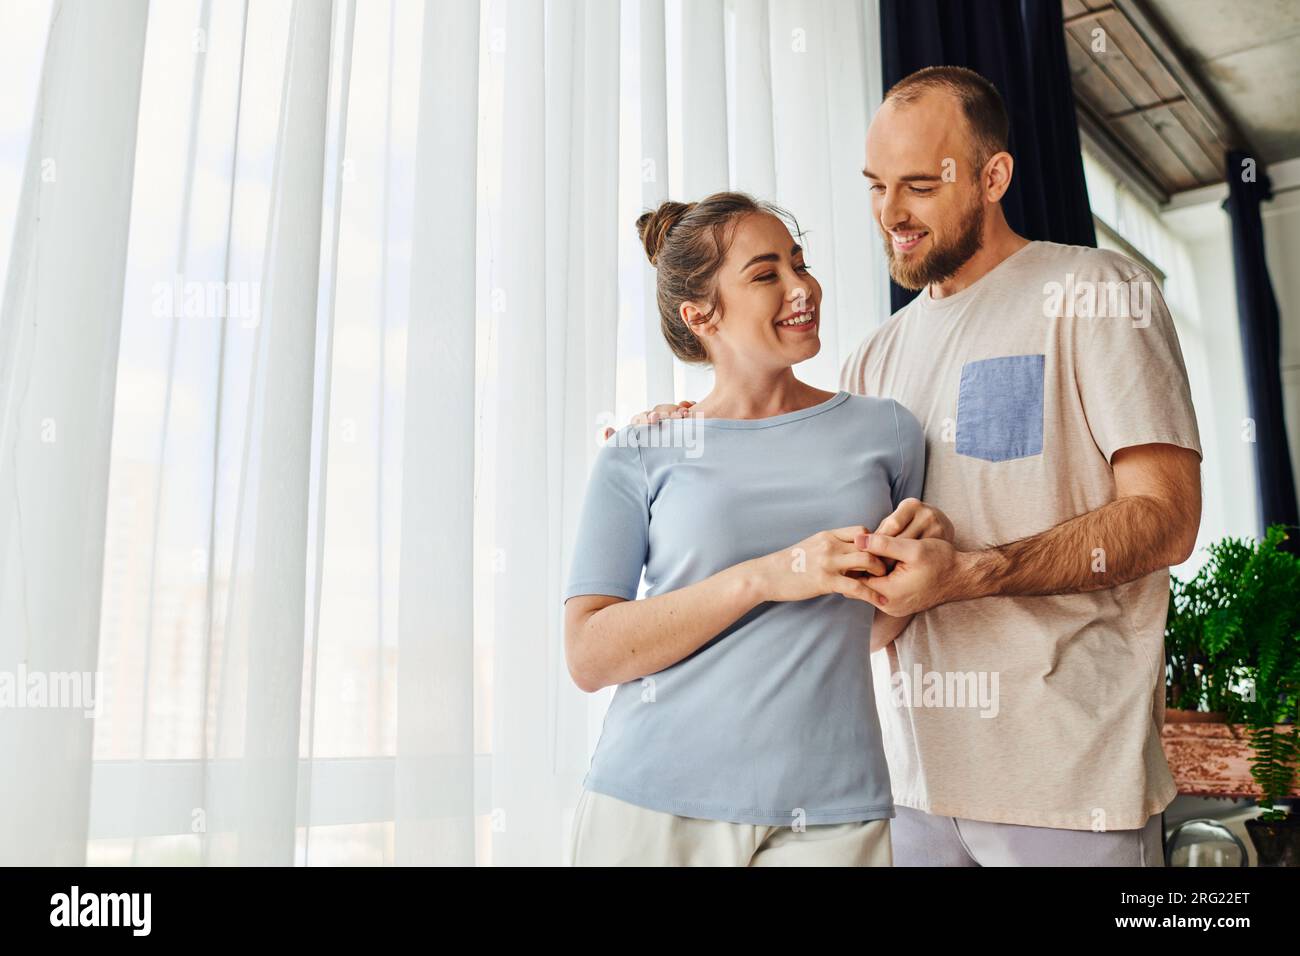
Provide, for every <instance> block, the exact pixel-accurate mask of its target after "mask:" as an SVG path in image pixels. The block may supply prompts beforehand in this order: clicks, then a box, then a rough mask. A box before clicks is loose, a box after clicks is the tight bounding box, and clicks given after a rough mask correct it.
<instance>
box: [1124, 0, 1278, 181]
mask: <svg viewBox="0 0 1300 956" xmlns="http://www.w3.org/2000/svg"><path fill="white" fill-rule="evenodd" d="M1113 6H1114V7H1115V9H1117V10H1118V11H1119V12H1120V13H1121V14H1122V15H1123V16H1124V18H1125V19H1126V20H1128V22H1129V23H1130V24H1131V25H1132V27H1133V29H1134V30H1136V31H1137V32H1138V35H1139V36H1140V37H1141V38H1142V39H1143V40H1145V41H1146V44H1147V46H1149V47H1150V48H1151V52H1152V53H1153V54H1154V55H1155V57H1156V59H1158V60H1159V61H1160V63H1161V65H1162V66H1163V67H1164V68H1165V69H1166V70H1168V71H1169V75H1170V76H1172V77H1173V78H1174V82H1176V83H1177V84H1178V86H1179V88H1180V89H1181V90H1182V91H1183V95H1184V96H1185V97H1186V98H1187V101H1188V102H1189V103H1191V105H1192V108H1193V109H1195V110H1196V112H1198V113H1199V114H1201V118H1202V119H1203V120H1205V123H1206V125H1208V126H1209V127H1210V130H1211V131H1212V132H1213V133H1214V135H1215V136H1216V137H1218V140H1219V142H1220V143H1221V144H1222V145H1223V147H1224V149H1244V150H1245V151H1246V152H1248V153H1251V154H1252V155H1253V154H1254V153H1255V150H1254V149H1253V148H1252V147H1251V145H1250V142H1249V140H1247V139H1246V136H1245V134H1244V133H1242V131H1241V129H1240V128H1239V127H1238V126H1237V123H1236V121H1235V120H1234V119H1233V118H1232V114H1230V113H1229V112H1228V111H1227V110H1226V109H1224V108H1223V107H1222V106H1220V105H1219V102H1218V100H1217V99H1216V98H1215V96H1214V93H1213V92H1212V91H1211V90H1210V88H1209V86H1207V85H1206V84H1205V83H1204V81H1202V80H1201V77H1200V75H1199V74H1198V73H1197V72H1196V70H1195V68H1194V67H1193V66H1192V65H1191V64H1190V63H1189V62H1188V61H1187V59H1186V57H1184V55H1183V54H1182V52H1181V51H1180V50H1179V49H1178V47H1177V46H1176V45H1175V43H1174V41H1173V39H1172V36H1171V34H1170V32H1169V30H1168V28H1167V27H1166V26H1165V25H1164V24H1163V23H1162V22H1160V20H1159V19H1157V17H1156V16H1155V14H1154V13H1152V12H1151V11H1150V10H1149V9H1148V7H1147V4H1146V0H1113Z"/></svg>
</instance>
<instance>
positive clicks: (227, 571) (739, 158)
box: [0, 0, 886, 865]
mask: <svg viewBox="0 0 1300 956" xmlns="http://www.w3.org/2000/svg"><path fill="white" fill-rule="evenodd" d="M0 18H2V19H3V20H4V22H3V24H2V27H3V28H2V29H0V35H2V36H3V40H0V44H4V46H2V47H0V52H6V51H8V47H9V45H12V47H13V49H14V51H15V52H16V51H17V50H19V49H22V48H32V47H34V48H36V49H38V50H39V49H42V48H43V49H44V53H43V55H42V56H39V57H35V58H32V57H28V58H24V57H22V56H19V55H14V56H11V57H6V58H5V59H4V60H3V64H0V70H3V71H4V73H5V81H6V88H7V89H8V90H10V91H12V93H13V96H12V97H7V98H9V99H12V101H13V102H12V104H11V105H9V106H7V107H6V110H5V111H4V112H3V113H0V215H3V216H4V217H5V219H6V221H5V223H4V228H3V229H0V242H5V243H7V245H6V246H0V268H3V269H4V270H5V271H4V273H3V274H2V275H3V281H4V297H3V312H2V313H0V414H2V417H0V765H3V766H4V768H5V777H4V779H3V782H0V828H3V829H0V862H4V863H10V862H35V863H56V862H57V863H80V862H83V861H84V862H88V863H91V864H111V865H116V864H132V863H135V864H159V863H161V864H214V865H220V864H299V865H329V864H408V863H450V864H559V863H563V862H564V859H565V852H564V851H565V844H566V839H567V835H568V825H569V822H570V819H571V814H572V807H573V805H574V803H575V801H576V798H577V795H578V788H579V784H580V782H581V779H582V776H583V774H584V772H585V770H586V766H587V760H588V756H589V753H590V747H591V744H592V743H593V742H594V739H595V736H596V735H597V734H598V733H599V729H600V723H601V718H602V715H603V712H604V707H605V706H606V704H607V702H608V692H606V693H604V694H598V695H585V694H582V693H581V692H579V691H578V690H577V689H576V688H574V687H573V686H572V683H571V682H570V681H569V679H568V674H567V670H566V668H565V664H564V657H563V643H562V634H561V623H562V620H561V608H560V604H559V595H560V591H561V587H562V582H563V579H564V576H565V574H566V573H567V569H568V564H569V560H570V553H571V552H570V549H571V546H572V539H573V533H574V530H575V525H576V520H577V514H578V509H579V507H580V504H581V500H582V495H583V491H584V488H585V483H586V476H587V470H588V468H589V466H590V464H591V461H592V458H593V456H594V454H595V452H596V450H597V447H598V445H597V441H598V435H599V434H600V431H601V429H602V428H603V427H604V426H605V425H606V424H611V423H619V422H622V421H625V420H626V419H627V418H628V417H629V416H630V415H631V414H632V413H633V412H634V411H636V410H638V409H640V408H642V407H645V405H646V404H647V403H648V402H650V401H662V400H669V399H673V398H681V397H691V398H697V399H698V398H700V397H702V396H703V394H704V392H705V391H707V388H708V384H709V376H708V374H707V372H704V373H702V372H700V371H698V370H693V369H692V370H687V369H684V368H682V367H681V366H680V365H679V364H678V363H675V362H674V361H673V360H672V358H671V356H670V354H669V353H668V350H667V348H666V346H665V345H664V343H663V341H662V338H661V336H660V335H659V332H658V320H657V315H656V313H655V310H654V305H653V286H652V283H653V272H652V270H650V268H649V267H648V264H647V263H646V262H645V258H644V255H643V254H642V252H641V250H640V247H639V244H638V242H637V239H636V235H635V230H634V228H633V222H634V220H635V218H636V216H637V214H638V213H639V212H640V211H641V210H642V209H644V208H646V207H649V206H653V205H655V204H657V203H658V202H661V201H662V200H664V199H666V198H682V199H695V198H700V197H701V196H702V195H704V194H705V193H707V192H710V191H714V190H717V189H724V188H740V189H746V190H749V191H752V192H755V193H757V194H759V195H762V196H764V197H767V198H771V199H774V200H776V201H777V202H780V203H782V204H783V205H786V206H787V207H788V208H789V209H790V210H791V211H792V212H794V213H795V215H796V216H797V217H798V219H799V222H800V225H801V226H802V227H803V228H804V230H805V232H806V235H805V245H806V247H807V249H808V258H809V261H810V263H811V264H812V267H813V269H814V271H815V272H816V274H817V275H818V276H819V278H820V279H821V281H822V283H823V285H824V287H825V290H826V298H825V302H826V308H825V312H826V319H827V321H826V325H825V327H824V328H825V334H824V338H823V343H824V344H823V351H822V354H821V355H819V356H818V357H817V358H816V359H814V360H811V361H810V362H808V363H807V367H806V368H804V369H802V370H801V371H802V373H803V374H804V375H805V376H806V377H807V379H808V380H810V381H812V382H814V383H815V384H818V385H820V386H822V387H827V388H834V387H835V383H836V379H837V372H838V368H839V365H840V362H841V361H842V360H843V358H844V357H845V355H847V353H848V352H849V351H851V350H852V349H853V348H854V346H856V344H857V342H858V341H859V340H860V338H861V336H862V335H863V334H865V333H866V332H867V331H868V330H869V329H870V328H871V327H872V325H874V324H875V322H877V321H879V320H880V318H881V317H882V313H881V310H880V304H881V303H882V302H883V301H885V299H884V295H885V294H886V293H885V292H884V287H883V285H882V284H881V283H880V282H878V281H876V277H877V276H878V275H880V270H879V267H880V259H879V254H878V249H877V246H878V241H877V240H876V238H875V236H874V234H873V229H872V227H871V222H870V209H869V199H868V195H867V192H866V190H865V188H864V187H863V185H862V178H861V175H860V169H861V165H862V144H863V138H864V134H865V129H866V124H867V121H868V119H869V111H870V109H871V108H872V107H873V105H874V103H875V102H876V101H877V100H878V99H879V95H880V91H879V83H878V75H879V70H878V68H877V65H878V59H879V51H878V49H877V48H876V47H877V39H876V23H877V17H876V11H875V9H874V5H873V4H871V3H866V4H864V3H862V2H860V0H781V2H770V3H769V2H764V0H752V2H751V0H727V2H724V0H689V2H682V0H621V2H604V0H585V2H584V0H547V2H544V3H542V2H537V0H483V2H481V3H480V2H475V0H430V2H428V3H420V2H417V0H389V2H366V3H356V2H354V0H333V2H327V0H314V2H307V0H298V2H289V0H188V2H174V3H166V4H160V3H155V4H152V5H147V4H145V3H144V2H143V0H138V2H137V0H116V2H114V3H112V4H102V3H94V2H90V0H80V2H58V0H55V2H44V3H27V4H24V5H21V6H20V7H16V6H14V5H5V7H4V8H3V9H0ZM58 675H74V676H76V675H87V677H88V678H89V679H88V680H87V681H85V682H84V683H85V685H86V688H85V689H87V690H88V691H91V692H92V693H93V692H94V691H96V690H97V691H98V693H93V698H94V699H93V700H89V699H88V700H83V701H81V703H84V704H87V705H88V706H87V707H75V706H71V705H70V704H69V703H68V701H67V700H54V699H52V698H51V697H49V696H48V695H47V696H46V697H43V698H40V699H38V697H37V696H36V694H35V691H34V690H33V689H32V688H33V687H34V686H35V684H40V683H41V682H42V681H44V682H45V685H46V686H47V687H49V688H52V687H53V686H54V685H55V683H58V682H59V680H60V679H59V678H58ZM20 678H21V679H22V680H21V683H20V680H19V679H20ZM5 681H7V682H8V683H7V684H6V683H5ZM33 682H35V684H34V683H33ZM6 686H7V687H8V688H9V691H10V694H9V697H8V698H5V697H4V696H3V693H4V690H5V687H6ZM72 686H73V689H76V688H77V687H79V686H80V685H79V684H77V682H76V681H73V682H72ZM6 701H7V703H6ZM87 709H89V710H91V711H92V713H91V715H90V716H86V713H85V711H86V710H87Z"/></svg>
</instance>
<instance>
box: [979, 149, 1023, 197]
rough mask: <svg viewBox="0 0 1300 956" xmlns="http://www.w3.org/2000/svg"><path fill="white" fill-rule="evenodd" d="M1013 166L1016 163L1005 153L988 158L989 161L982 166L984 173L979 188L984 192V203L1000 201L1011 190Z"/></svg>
mask: <svg viewBox="0 0 1300 956" xmlns="http://www.w3.org/2000/svg"><path fill="white" fill-rule="evenodd" d="M1015 164H1016V161H1015V160H1014V159H1012V158H1011V154H1010V153H1008V152H1006V151H1003V152H1001V153H994V154H993V155H992V156H990V157H989V161H988V162H987V163H985V164H984V172H983V174H982V176H981V179H980V187H981V188H982V189H983V190H984V198H985V200H986V201H988V202H1001V201H1002V197H1003V196H1005V195H1006V192H1007V190H1008V189H1009V188H1011V173H1012V170H1013V169H1014V168H1015Z"/></svg>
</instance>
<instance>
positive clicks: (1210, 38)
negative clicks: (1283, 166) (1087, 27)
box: [1145, 0, 1300, 163]
mask: <svg viewBox="0 0 1300 956" xmlns="http://www.w3.org/2000/svg"><path fill="white" fill-rule="evenodd" d="M1145 5H1146V7H1147V9H1148V10H1150V11H1151V13H1153V14H1154V15H1155V17H1156V18H1158V19H1159V20H1160V21H1162V22H1163V23H1164V25H1165V27H1166V28H1167V29H1168V31H1169V34H1170V38H1171V39H1172V40H1173V41H1174V43H1175V44H1177V46H1178V47H1180V48H1181V49H1182V51H1183V52H1184V54H1185V55H1186V57H1187V60H1188V62H1189V64H1190V65H1191V67H1192V69H1193V70H1195V71H1196V73H1197V74H1198V75H1199V76H1200V77H1201V79H1202V80H1203V81H1204V82H1205V85H1206V86H1208V87H1209V88H1210V90H1211V92H1212V93H1213V94H1214V96H1215V97H1216V98H1217V99H1218V100H1219V102H1220V103H1221V104H1222V106H1223V107H1224V108H1225V109H1226V110H1227V111H1228V113H1230V114H1231V115H1232V117H1233V119H1234V120H1236V122H1237V125H1238V126H1239V127H1240V128H1241V131H1242V132H1243V133H1244V134H1245V135H1246V136H1247V138H1249V140H1250V143H1251V145H1252V146H1254V148H1255V149H1256V150H1258V151H1259V153H1260V158H1261V159H1262V160H1263V161H1264V162H1265V163H1276V162H1280V161H1282V160H1284V159H1292V158H1294V157H1296V156H1300V0H1250V2H1248V3H1242V2H1241V0H1145Z"/></svg>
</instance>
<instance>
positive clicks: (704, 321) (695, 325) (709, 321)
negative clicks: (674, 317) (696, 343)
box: [677, 302, 717, 339]
mask: <svg viewBox="0 0 1300 956" xmlns="http://www.w3.org/2000/svg"><path fill="white" fill-rule="evenodd" d="M677 311H678V314H679V315H680V316H681V317H682V321H683V322H685V323H686V327H687V328H688V329H690V330H691V331H692V332H694V333H695V335H696V337H697V338H700V339H703V338H704V337H705V336H706V335H712V334H713V328H714V325H715V322H714V319H716V318H717V313H716V312H715V313H714V315H713V316H712V317H706V313H705V312H704V310H703V309H701V308H700V307H699V305H698V304H697V303H695V302H683V303H682V304H681V305H680V306H679V307H678V310H677Z"/></svg>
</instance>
